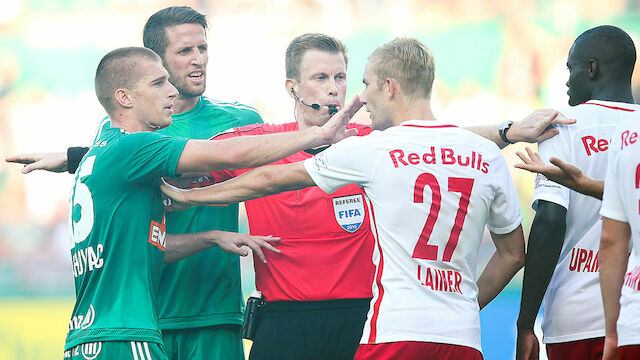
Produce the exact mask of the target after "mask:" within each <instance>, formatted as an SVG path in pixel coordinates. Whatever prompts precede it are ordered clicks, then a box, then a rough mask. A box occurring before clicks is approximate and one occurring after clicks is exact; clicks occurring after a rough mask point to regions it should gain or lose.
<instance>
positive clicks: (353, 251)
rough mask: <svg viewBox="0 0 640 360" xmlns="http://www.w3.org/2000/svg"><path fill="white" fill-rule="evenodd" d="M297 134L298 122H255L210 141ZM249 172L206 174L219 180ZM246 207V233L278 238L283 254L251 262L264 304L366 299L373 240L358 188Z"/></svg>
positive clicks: (308, 192)
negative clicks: (274, 134) (283, 133)
mask: <svg viewBox="0 0 640 360" xmlns="http://www.w3.org/2000/svg"><path fill="white" fill-rule="evenodd" d="M349 127H356V128H357V129H358V132H359V134H358V135H360V136H361V135H367V134H369V133H370V132H371V128H370V127H368V126H364V125H359V124H350V125H349ZM297 130H298V124H297V123H288V124H279V125H274V124H255V125H248V126H244V127H240V128H234V129H231V130H229V131H227V132H224V133H221V134H218V135H216V136H214V137H213V139H215V140H219V139H228V138H231V137H236V136H246V135H263V134H273V133H280V132H289V131H297ZM314 154H315V152H313V151H301V152H298V153H296V154H293V155H291V156H289V157H286V158H284V159H282V160H280V161H277V162H274V163H273V164H288V163H293V162H297V161H303V160H306V159H308V158H310V157H312V156H313V155H314ZM248 170H249V169H246V170H230V171H229V170H227V171H219V172H213V173H212V174H211V175H212V176H213V181H216V182H218V181H222V180H225V179H228V178H229V177H235V176H238V175H240V174H243V173H245V172H247V171H248ZM245 206H246V209H247V216H248V218H249V229H250V232H251V234H253V235H270V234H272V235H275V236H279V237H281V238H282V240H281V241H280V243H279V244H278V245H277V247H278V249H280V250H281V251H282V253H280V254H276V253H273V252H270V251H265V256H266V258H267V263H266V264H263V263H262V262H261V261H254V265H255V272H256V288H257V289H258V290H260V291H262V294H263V295H264V296H265V297H266V299H267V301H317V300H337V299H361V298H369V297H371V283H372V280H373V273H374V267H373V262H372V254H373V246H374V241H373V236H372V234H371V227H370V224H369V214H368V213H367V211H366V210H365V206H364V198H363V193H362V189H360V187H358V186H357V185H348V186H345V187H342V188H340V189H338V190H337V191H335V192H334V193H332V194H327V193H325V192H324V191H322V190H320V188H318V187H309V188H306V189H302V190H297V191H287V192H283V193H280V194H277V195H271V196H267V197H264V198H260V199H254V200H250V201H247V202H245Z"/></svg>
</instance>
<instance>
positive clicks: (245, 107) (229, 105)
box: [208, 99, 260, 115]
mask: <svg viewBox="0 0 640 360" xmlns="http://www.w3.org/2000/svg"><path fill="white" fill-rule="evenodd" d="M208 100H209V101H210V102H211V103H212V104H215V105H217V106H220V107H226V108H233V109H238V110H250V111H253V112H255V113H256V114H258V115H260V113H259V112H258V109H256V108H254V107H252V106H249V105H244V104H239V103H228V102H220V101H218V100H211V99H208Z"/></svg>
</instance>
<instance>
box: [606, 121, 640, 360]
mask: <svg viewBox="0 0 640 360" xmlns="http://www.w3.org/2000/svg"><path fill="white" fill-rule="evenodd" d="M609 152H610V153H609V166H608V168H607V176H606V180H605V188H604V196H603V199H602V209H601V211H600V214H601V215H602V216H603V217H604V220H603V225H602V239H601V243H600V254H601V257H600V262H601V266H600V282H601V286H602V298H603V302H604V312H605V322H606V340H605V354H604V356H603V358H604V359H607V360H608V359H616V353H617V355H618V358H619V359H622V360H630V359H639V358H640V322H639V320H638V319H640V114H639V116H636V117H635V118H633V119H630V120H626V121H625V122H623V123H622V124H621V125H620V127H618V129H617V130H616V133H615V135H614V137H613V141H612V144H611V150H609ZM629 239H631V246H629V245H630V244H629ZM629 248H631V249H632V250H631V255H630V256H629V255H628V254H629ZM627 260H628V264H627ZM621 292H622V295H621ZM618 315H619V316H618ZM616 320H617V324H616ZM616 325H617V326H616ZM616 346H619V347H618V349H617V351H616Z"/></svg>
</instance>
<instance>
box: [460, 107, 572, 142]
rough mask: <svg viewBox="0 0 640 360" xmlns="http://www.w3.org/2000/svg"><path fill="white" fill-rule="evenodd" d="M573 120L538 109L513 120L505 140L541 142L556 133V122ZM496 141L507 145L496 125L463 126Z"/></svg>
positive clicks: (553, 111)
mask: <svg viewBox="0 0 640 360" xmlns="http://www.w3.org/2000/svg"><path fill="white" fill-rule="evenodd" d="M575 122H576V121H575V120H573V119H567V118H566V117H565V116H564V115H562V114H560V113H559V112H557V111H555V110H552V109H540V110H536V111H534V112H532V113H531V114H529V115H528V116H527V117H525V118H524V119H522V120H520V121H516V122H514V123H513V124H512V125H511V127H510V128H509V130H508V131H507V134H506V136H507V140H509V142H510V143H517V142H521V141H523V142H528V143H534V142H541V141H544V140H547V139H549V138H551V137H554V136H556V135H558V129H556V128H555V127H553V125H557V124H575ZM465 129H467V130H469V131H471V132H474V133H476V134H478V135H480V136H482V137H484V138H486V139H489V140H491V141H493V142H494V143H496V145H498V146H499V147H500V148H501V149H502V148H504V147H506V146H507V145H509V143H506V142H504V141H503V140H502V139H501V138H500V135H499V134H498V127H497V126H471V127H467V128H465Z"/></svg>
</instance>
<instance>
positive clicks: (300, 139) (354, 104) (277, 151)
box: [176, 96, 362, 173]
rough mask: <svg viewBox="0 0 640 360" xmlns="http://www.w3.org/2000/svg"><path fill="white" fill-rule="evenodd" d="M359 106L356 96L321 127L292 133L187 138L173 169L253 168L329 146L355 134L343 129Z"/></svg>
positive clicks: (353, 131)
mask: <svg viewBox="0 0 640 360" xmlns="http://www.w3.org/2000/svg"><path fill="white" fill-rule="evenodd" d="M360 107H362V103H361V102H360V99H359V98H358V97H357V96H356V97H354V98H353V100H352V101H351V102H350V103H349V104H348V105H347V106H345V108H343V109H342V110H340V111H339V112H338V113H337V114H335V115H334V116H333V117H332V118H331V119H330V120H329V121H328V122H327V123H326V124H324V125H323V126H321V127H312V128H309V129H306V130H301V131H296V132H289V133H281V134H273V135H259V136H243V137H238V138H233V139H226V140H219V141H207V140H189V141H188V142H187V145H186V146H185V148H184V150H183V152H182V155H181V156H180V160H179V161H178V166H177V170H176V172H177V173H185V172H198V171H213V170H220V169H247V168H253V167H256V166H261V165H265V164H269V163H272V162H274V161H276V160H279V159H282V158H284V157H286V156H289V155H291V154H293V153H296V152H298V151H302V150H305V149H310V148H314V147H318V146H321V145H330V144H332V143H335V142H338V141H340V140H342V139H344V138H346V137H349V136H351V135H356V134H357V133H358V131H357V130H356V129H346V126H347V124H348V123H349V120H351V118H352V117H353V115H354V114H355V113H356V112H357V111H358V110H359V109H360Z"/></svg>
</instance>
